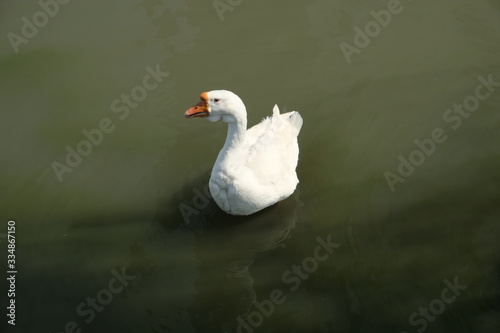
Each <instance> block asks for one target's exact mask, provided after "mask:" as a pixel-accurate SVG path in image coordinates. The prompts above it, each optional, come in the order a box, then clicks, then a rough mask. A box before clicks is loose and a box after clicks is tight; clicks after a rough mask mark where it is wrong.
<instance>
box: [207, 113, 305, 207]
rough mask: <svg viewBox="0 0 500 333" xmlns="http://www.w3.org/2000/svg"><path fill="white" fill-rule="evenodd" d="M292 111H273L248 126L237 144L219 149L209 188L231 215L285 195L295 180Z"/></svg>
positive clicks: (296, 126)
mask: <svg viewBox="0 0 500 333" xmlns="http://www.w3.org/2000/svg"><path fill="white" fill-rule="evenodd" d="M302 122H303V121H302V117H301V116H300V114H299V113H298V112H296V111H292V112H288V113H285V114H280V113H279V109H278V107H277V106H275V107H274V109H273V115H272V116H271V117H268V118H266V119H264V120H263V121H262V122H261V123H259V124H257V125H255V126H253V127H252V128H250V129H248V130H247V131H246V133H245V136H244V140H243V142H242V143H241V144H239V145H235V146H232V147H229V148H227V149H223V150H221V152H220V153H219V156H218V157H217V161H216V162H215V165H214V167H213V169H212V174H211V177H210V183H209V188H210V192H211V194H212V196H213V198H214V200H215V202H216V203H217V205H218V206H219V207H220V208H221V209H223V210H224V211H226V212H227V213H230V214H233V215H249V214H252V213H255V212H257V211H259V210H261V209H263V208H266V207H268V206H271V205H273V204H275V203H277V202H279V201H281V200H284V199H286V198H287V197H289V196H290V195H291V194H292V193H293V192H294V191H295V188H296V186H297V184H298V182H299V180H298V178H297V173H296V172H295V169H296V167H297V162H298V156H299V146H298V142H297V136H298V134H299V132H300V129H301V127H302Z"/></svg>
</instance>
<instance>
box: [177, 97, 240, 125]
mask: <svg viewBox="0 0 500 333" xmlns="http://www.w3.org/2000/svg"><path fill="white" fill-rule="evenodd" d="M184 115H185V116H186V118H194V117H200V118H207V119H208V120H210V121H212V122H215V121H219V120H222V121H225V122H228V123H230V122H235V121H237V120H239V119H246V109H245V105H244V104H243V101H242V100H241V98H239V97H238V95H236V94H235V93H233V92H231V91H228V90H212V91H209V92H204V93H202V94H201V95H200V102H199V103H198V104H196V105H195V106H193V107H191V108H189V109H188V110H187V111H186V112H185V113H184Z"/></svg>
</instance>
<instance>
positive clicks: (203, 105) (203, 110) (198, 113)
mask: <svg viewBox="0 0 500 333" xmlns="http://www.w3.org/2000/svg"><path fill="white" fill-rule="evenodd" d="M200 99H201V102H199V103H198V104H196V105H195V106H193V107H192V108H189V109H188V110H187V111H186V112H185V113H184V116H185V117H186V118H194V117H201V118H205V117H208V116H209V115H210V110H209V109H208V102H207V101H208V94H207V93H206V92H204V93H203V94H201V96H200Z"/></svg>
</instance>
